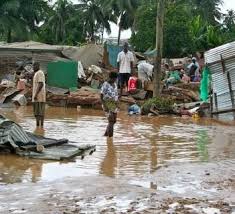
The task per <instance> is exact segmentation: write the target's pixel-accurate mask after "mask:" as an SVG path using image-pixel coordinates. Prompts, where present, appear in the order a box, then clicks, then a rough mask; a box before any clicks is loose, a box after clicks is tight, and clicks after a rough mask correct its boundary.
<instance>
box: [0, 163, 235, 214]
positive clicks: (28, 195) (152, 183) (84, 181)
mask: <svg viewBox="0 0 235 214" xmlns="http://www.w3.org/2000/svg"><path fill="white" fill-rule="evenodd" d="M0 189H1V193H0V199H1V200H0V212H1V213H35V214H37V213H38V214H41V213H48V214H54V213H56V214H57V213H58V214H60V213H61V214H64V213H71V214H73V213H232V212H234V211H235V160H230V161H219V162H214V163H200V164H198V163H194V164H177V165H172V166H165V167H162V168H160V169H159V170H158V171H157V172H156V173H154V174H153V175H152V177H151V178H150V179H149V178H148V179H147V178H145V177H144V176H143V177H142V178H139V179H137V180H136V181H135V182H133V181H131V182H130V181H128V180H126V179H125V178H124V179H115V178H108V177H104V176H89V177H83V178H66V179H62V180H57V181H54V182H47V183H45V182H40V183H37V184H32V183H31V184H22V185H16V184H11V185H3V186H0Z"/></svg>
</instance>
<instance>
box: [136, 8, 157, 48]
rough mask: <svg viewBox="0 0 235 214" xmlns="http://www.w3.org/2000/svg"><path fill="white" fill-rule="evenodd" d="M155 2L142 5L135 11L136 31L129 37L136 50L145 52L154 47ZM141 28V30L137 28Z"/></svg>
mask: <svg viewBox="0 0 235 214" xmlns="http://www.w3.org/2000/svg"><path fill="white" fill-rule="evenodd" d="M156 11H157V6H156V4H145V5H142V6H141V7H140V8H139V9H138V11H137V13H136V24H135V28H136V29H137V31H136V33H135V34H134V35H132V37H131V43H132V45H133V46H134V48H135V49H136V50H137V51H140V52H145V51H146V50H147V49H149V48H151V49H153V48H154V45H155V34H156V24H155V23H156V15H157V14H156ZM138 29H141V30H138Z"/></svg>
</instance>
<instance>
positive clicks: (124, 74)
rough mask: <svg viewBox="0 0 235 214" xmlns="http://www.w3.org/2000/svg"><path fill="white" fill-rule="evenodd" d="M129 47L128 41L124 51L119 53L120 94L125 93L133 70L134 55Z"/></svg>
mask: <svg viewBox="0 0 235 214" xmlns="http://www.w3.org/2000/svg"><path fill="white" fill-rule="evenodd" d="M128 48H129V46H128V43H125V44H124V47H123V51H121V52H120V53H119V54H118V58H117V63H118V72H119V81H120V87H121V91H120V96H122V94H123V89H124V88H125V87H127V85H128V81H129V78H130V76H131V72H132V70H133V64H134V55H133V53H132V52H131V51H129V50H128Z"/></svg>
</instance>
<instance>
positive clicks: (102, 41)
mask: <svg viewBox="0 0 235 214" xmlns="http://www.w3.org/2000/svg"><path fill="white" fill-rule="evenodd" d="M103 43H104V26H103V29H102V36H101V44H103Z"/></svg>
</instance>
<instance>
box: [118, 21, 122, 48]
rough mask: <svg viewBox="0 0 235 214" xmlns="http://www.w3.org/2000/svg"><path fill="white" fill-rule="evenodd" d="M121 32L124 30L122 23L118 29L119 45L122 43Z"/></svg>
mask: <svg viewBox="0 0 235 214" xmlns="http://www.w3.org/2000/svg"><path fill="white" fill-rule="evenodd" d="M121 32H122V27H121V25H120V24H119V30H118V45H120V40H121Z"/></svg>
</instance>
